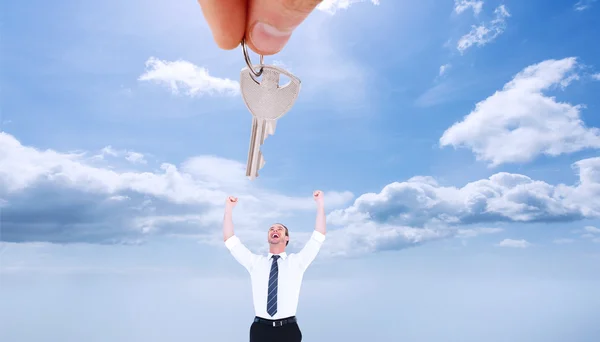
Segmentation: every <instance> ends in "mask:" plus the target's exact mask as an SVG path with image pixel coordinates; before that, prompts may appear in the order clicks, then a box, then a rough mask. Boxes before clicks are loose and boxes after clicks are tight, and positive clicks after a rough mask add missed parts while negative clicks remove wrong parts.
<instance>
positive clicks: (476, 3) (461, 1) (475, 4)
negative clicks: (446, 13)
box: [454, 0, 483, 15]
mask: <svg viewBox="0 0 600 342" xmlns="http://www.w3.org/2000/svg"><path fill="white" fill-rule="evenodd" d="M469 8H472V9H473V13H475V15H478V14H479V13H480V12H481V9H482V8H483V1H481V0H454V12H456V13H457V14H461V13H462V12H464V11H466V10H468V9H469Z"/></svg>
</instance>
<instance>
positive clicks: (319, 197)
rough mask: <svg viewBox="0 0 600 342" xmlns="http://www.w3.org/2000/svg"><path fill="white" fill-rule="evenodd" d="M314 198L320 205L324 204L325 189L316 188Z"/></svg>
mask: <svg viewBox="0 0 600 342" xmlns="http://www.w3.org/2000/svg"><path fill="white" fill-rule="evenodd" d="M313 199H314V200H315V202H317V204H318V205H320V206H322V205H323V204H324V200H323V191H321V190H316V191H315V192H313Z"/></svg>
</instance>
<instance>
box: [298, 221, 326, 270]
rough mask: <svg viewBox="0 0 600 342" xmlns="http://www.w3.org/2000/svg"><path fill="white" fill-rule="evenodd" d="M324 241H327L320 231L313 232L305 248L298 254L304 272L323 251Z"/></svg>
mask: <svg viewBox="0 0 600 342" xmlns="http://www.w3.org/2000/svg"><path fill="white" fill-rule="evenodd" d="M323 241H325V235H324V234H323V233H321V232H319V231H316V230H315V231H313V233H312V235H311V237H310V239H309V240H308V242H307V243H306V245H304V248H302V250H301V251H300V252H298V254H297V258H298V265H299V266H300V268H301V269H302V270H306V268H308V266H309V265H310V264H311V263H312V262H313V260H315V258H316V257H317V254H319V251H320V250H321V246H322V245H323Z"/></svg>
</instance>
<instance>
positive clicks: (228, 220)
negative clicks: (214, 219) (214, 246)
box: [223, 196, 238, 241]
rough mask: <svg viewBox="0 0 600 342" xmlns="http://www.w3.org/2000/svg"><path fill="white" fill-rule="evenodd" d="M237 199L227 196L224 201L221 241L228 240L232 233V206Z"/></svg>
mask: <svg viewBox="0 0 600 342" xmlns="http://www.w3.org/2000/svg"><path fill="white" fill-rule="evenodd" d="M237 201H238V199H237V198H235V197H233V196H229V197H227V201H225V215H224V217H223V241H227V240H229V238H230V237H232V236H233V235H234V232H233V208H234V207H235V205H236V204H237Z"/></svg>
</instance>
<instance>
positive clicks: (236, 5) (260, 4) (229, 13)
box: [198, 0, 322, 55]
mask: <svg viewBox="0 0 600 342" xmlns="http://www.w3.org/2000/svg"><path fill="white" fill-rule="evenodd" d="M321 2H322V0H198V3H199V4H200V7H201V8H202V13H203V14H204V18H205V19H206V21H207V22H208V25H209V26H210V29H211V31H212V34H213V38H214V40H215V42H216V43H217V45H218V46H219V47H220V48H222V49H226V50H231V49H235V48H236V47H237V46H238V45H239V44H240V42H241V41H242V38H245V39H246V43H247V44H248V47H249V48H250V49H252V50H253V51H254V52H256V53H258V54H262V55H273V54H276V53H277V52H279V51H281V49H283V47H284V46H285V45H286V44H287V42H288V40H289V39H290V36H291V35H292V31H293V30H294V29H295V28H296V27H297V26H298V25H300V24H301V23H302V22H303V21H304V19H306V17H308V15H309V14H310V13H311V12H312V11H313V10H314V9H315V8H316V7H317V5H319V4H320V3H321Z"/></svg>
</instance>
